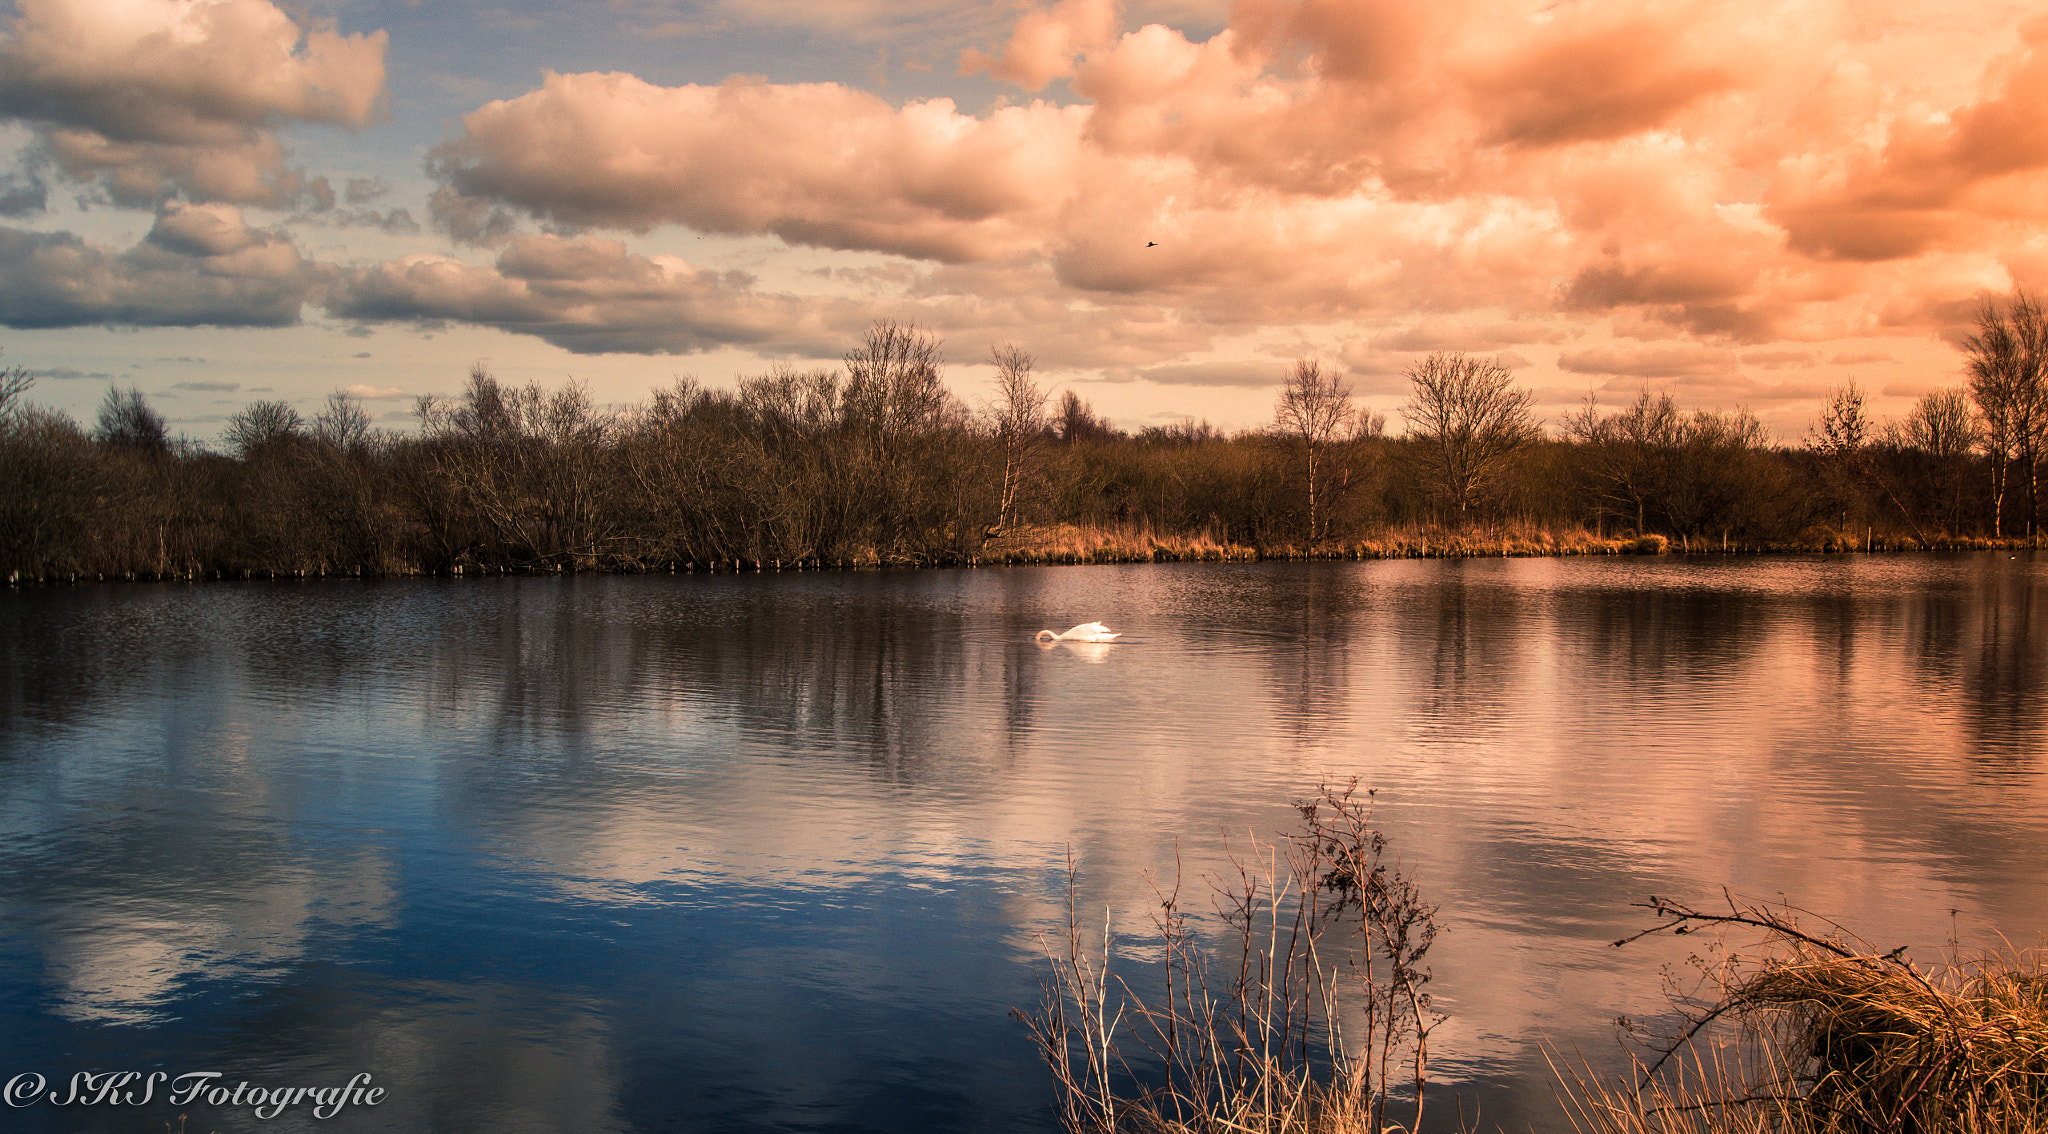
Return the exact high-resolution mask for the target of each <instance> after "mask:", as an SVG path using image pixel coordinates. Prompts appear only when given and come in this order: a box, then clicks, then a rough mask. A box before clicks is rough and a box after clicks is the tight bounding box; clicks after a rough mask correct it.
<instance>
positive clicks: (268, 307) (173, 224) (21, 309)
mask: <svg viewBox="0 0 2048 1134" xmlns="http://www.w3.org/2000/svg"><path fill="white" fill-rule="evenodd" d="M318 277H319V272H318V269H317V268H316V267H315V266H314V265H312V264H310V263H308V262H307V261H306V260H305V259H304V258H303V257H301V256H300V255H299V251H298V249H297V248H296V247H295V246H294V245H293V244H292V243H291V241H290V240H288V239H286V238H284V237H282V236H279V235H276V234H274V233H269V232H262V231H259V230H256V229H253V228H250V227H249V226H248V225H247V224H246V223H245V222H244V221H243V220H242V217H241V214H240V212H239V211H238V210H236V209H235V208H234V207H233V206H228V205H187V204H184V203H183V202H177V201H173V202H170V203H168V204H166V205H165V206H164V207H163V208H162V209H161V210H159V212H158V214H157V218H156V224H155V225H154V226H153V227H152V228H151V229H150V232H149V235H148V236H147V237H145V238H144V239H143V240H142V242H141V243H139V244H137V245H135V246H134V247H133V248H130V249H128V250H127V251H125V252H119V253H116V252H111V251H109V250H107V249H105V248H101V247H99V246H98V245H94V244H90V243H87V242H86V241H84V240H82V239H80V238H79V237H77V236H74V235H72V234H71V233H68V232H53V233H40V232H25V231H22V230H20V229H15V228H7V227H0V325H5V326H9V327H15V328H45V327H77V326H89V325H93V324H107V325H113V326H148V327H193V326H215V327H284V326H290V325H291V324H294V323H296V322H298V321H299V311H300V307H301V305H302V304H303V303H304V301H305V300H306V299H307V298H309V296H310V295H311V294H312V291H313V289H314V287H315V285H316V284H317V282H318Z"/></svg>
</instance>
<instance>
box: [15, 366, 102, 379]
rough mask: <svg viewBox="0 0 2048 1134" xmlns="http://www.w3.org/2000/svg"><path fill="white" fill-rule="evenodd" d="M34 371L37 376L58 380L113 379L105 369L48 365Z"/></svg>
mask: <svg viewBox="0 0 2048 1134" xmlns="http://www.w3.org/2000/svg"><path fill="white" fill-rule="evenodd" d="M34 373H35V376H36V377H38V378H53V379H55V380H57V381H59V382H70V381H74V380H76V379H79V378H88V379H91V380H92V381H95V382H111V381H113V380H114V376H113V375H112V374H108V373H106V372H105V371H101V370H95V371H92V372H90V373H88V372H86V371H83V370H79V369H76V368H74V367H70V366H49V367H44V368H42V369H39V370H36V371H35V372H34Z"/></svg>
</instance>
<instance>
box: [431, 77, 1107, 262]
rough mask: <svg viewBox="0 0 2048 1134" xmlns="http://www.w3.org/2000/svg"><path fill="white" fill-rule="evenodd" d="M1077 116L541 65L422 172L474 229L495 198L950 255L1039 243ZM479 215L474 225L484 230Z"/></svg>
mask: <svg viewBox="0 0 2048 1134" xmlns="http://www.w3.org/2000/svg"><path fill="white" fill-rule="evenodd" d="M1084 118H1085V112H1083V111H1081V110H1080V109H1079V108H1063V107H1055V106H1051V105H1049V104H1045V103H1033V104H1031V105H1030V106H1021V107H1017V106H1013V107H1001V108H998V109H996V110H995V111H992V112H991V113H990V114H988V115H987V116H985V117H981V118H976V117H972V116H968V115H963V114H960V113H959V112H957V111H956V110H955V109H954V107H953V104H952V102H950V101H949V100H946V99H933V100H929V101H922V102H913V103H910V104H908V105H906V106H904V107H902V108H900V109H899V108H895V107H891V106H890V105H889V104H888V103H887V102H884V101H883V100H882V99H880V98H878V97H876V96H874V95H871V94H868V93H866V92H864V91H858V90H854V89H852V88H850V87H845V86H840V85H838V84H835V83H805V84H793V85H772V84H768V83H759V82H750V81H744V80H734V81H731V82H727V83H724V84H721V85H719V86H697V85H690V86H682V87H660V86H655V85H653V84H651V83H647V82H644V81H642V80H640V79H638V78H635V77H634V76H632V75H623V74H583V75H558V74H550V75H548V76H547V77H546V79H545V81H544V82H543V84H542V86H541V89H539V90H537V91H533V92H531V93H528V94H526V95H522V96H520V97H519V98H516V99H512V100H509V101H500V102H493V103H490V104H489V105H487V106H484V107H482V108H481V109H479V110H476V111H473V112H472V113H470V114H469V115H468V116H467V117H466V118H464V119H463V130H464V133H463V136H462V137H461V138H459V139H457V140H455V141H451V142H448V143H445V144H443V145H442V146H439V147H437V148H436V149H435V150H434V152H433V154H432V156H431V158H430V160H429V167H430V170H431V171H432V172H433V174H434V175H435V176H437V177H439V178H441V179H443V180H445V181H446V182H447V183H448V185H449V187H450V188H452V189H454V190H455V191H456V193H457V194H458V197H457V198H455V199H447V198H443V199H442V200H441V201H439V202H437V204H436V209H437V212H436V215H437V217H459V218H460V220H459V221H458V222H457V223H456V224H453V225H450V226H449V227H450V229H451V231H458V230H473V229H475V228H476V227H477V226H478V224H479V218H480V217H483V216H485V215H487V214H486V212H485V206H484V205H483V202H486V201H489V202H498V203H502V204H504V205H509V206H512V207H514V208H518V209H521V210H524V211H525V212H527V213H529V214H531V215H533V216H536V217H540V218H542V219H545V220H548V221H552V222H555V223H558V224H564V225H572V226H602V227H608V228H619V229H634V230H645V229H647V228H651V227H653V226H655V225H659V224H665V223H676V224H686V225H689V226H691V227H693V228H696V229H699V230H701V231H705V232H721V233H772V234H774V235H776V236H779V237H781V238H783V239H784V240H786V241H788V242H789V243H792V244H804V245H815V246H819V247H827V248H837V249H866V250H875V251H891V252H900V253H903V254H906V255H911V256H916V257H919V258H924V259H934V260H942V261H959V260H972V259H984V258H990V257H995V256H1002V255H1007V254H1012V253H1015V252H1018V251H1023V250H1028V249H1032V248H1037V247H1039V246H1041V245H1042V244H1043V243H1044V241H1045V239H1046V237H1047V235H1048V234H1049V232H1050V231H1051V229H1052V222H1053V220H1054V218H1055V216H1056V214H1057V213H1058V211H1059V210H1060V208H1061V207H1062V206H1063V205H1064V204H1065V203H1066V202H1067V200H1068V199H1069V198H1070V197H1071V195H1072V193H1073V192H1074V181H1075V178H1074V173H1073V171H1072V169H1071V168H1070V167H1071V166H1072V165H1073V163H1074V161H1075V160H1076V157H1077V154H1076V145H1077V142H1078V139H1079V133H1080V127H1081V123H1082V121H1083V120H1084ZM487 228H488V226H487V225H486V230H487Z"/></svg>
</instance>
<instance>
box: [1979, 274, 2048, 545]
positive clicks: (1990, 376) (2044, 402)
mask: <svg viewBox="0 0 2048 1134" xmlns="http://www.w3.org/2000/svg"><path fill="white" fill-rule="evenodd" d="M1963 351H1964V353H1965V354H1966V355H1968V358H1969V361H1968V368H1969V372H1970V396H1971V398H1972V399H1974V400H1975V401H1976V403H1977V410H1978V412H1979V413H1980V414H1982V415H1983V421H1984V430H1983V433H1982V435H1981V440H1980V442H1979V443H1980V444H1981V445H1982V446H1983V447H1984V451H1985V453H1986V455H1988V456H1989V457H1990V458H1991V517H1992V518H1991V534H1992V535H1994V536H2002V535H2004V534H2005V528H2004V522H2005V498H2006V497H2007V496H2008V495H2009V494H2010V492H2011V484H2010V481H2011V475H2012V465H2013V464H2014V462H2018V463H2019V464H2020V466H2021V468H2022V469H2024V470H2025V472H2026V477H2027V520H2026V524H2027V536H2028V538H2029V539H2031V538H2032V537H2033V534H2034V519H2035V512H2036V502H2037V500H2036V497H2037V486H2038V484H2039V480H2040V478H2039V476H2038V475H2036V473H2037V469H2038V467H2039V465H2040V458H2041V448H2042V442H2043V440H2044V438H2043V434H2044V432H2048V316H2044V315H2043V313H2042V310H2041V306H2040V304H2038V303H2036V302H2035V301H2034V300H2033V298H2032V297H2031V296H2029V295H2027V293H2026V292H2024V291H2021V292H2016V293H2014V295H2013V299H2012V302H2011V303H2010V304H2009V305H2008V306H2006V307H2005V308H2004V309H2000V308H1999V306H1998V305H1997V304H1996V303H1986V304H1985V305H1984V308H1983V310H1981V311H1979V312H1978V313H1977V331H1976V333H1975V334H1973V335H1971V336H1970V337H1969V338H1967V339H1964V340H1963Z"/></svg>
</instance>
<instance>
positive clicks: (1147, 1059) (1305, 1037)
mask: <svg viewBox="0 0 2048 1134" xmlns="http://www.w3.org/2000/svg"><path fill="white" fill-rule="evenodd" d="M1355 786H1356V785H1355V782H1354V783H1353V784H1352V785H1350V786H1345V787H1341V788H1339V787H1333V786H1331V785H1328V784H1325V785H1324V787H1323V789H1322V791H1321V793H1320V794H1319V795H1318V796H1317V797H1316V798H1315V799H1313V800H1308V801H1304V802H1302V803H1301V804H1299V808H1300V811H1301V815H1302V824H1301V826H1300V827H1299V828H1297V829H1296V830H1295V831H1293V832H1291V833H1289V834H1287V835H1285V836H1283V837H1282V838H1281V839H1280V840H1278V841H1277V842H1276V843H1263V842H1259V841H1256V840H1255V841H1254V842H1253V844H1252V846H1251V850H1250V853H1249V855H1248V856H1246V857H1244V858H1239V859H1237V860H1236V861H1235V866H1236V871H1235V873H1236V875H1237V876H1236V877H1235V878H1234V879H1232V880H1230V881H1229V882H1228V883H1224V884H1219V885H1218V887H1217V891H1216V896H1217V910H1216V917H1215V918H1214V920H1213V922H1211V923H1210V925H1211V928H1212V929H1213V930H1214V931H1215V935H1216V936H1217V937H1219V938H1220V941H1218V942H1217V943H1216V944H1215V945H1214V947H1213V948H1212V947H1209V946H1206V945H1205V942H1204V937H1205V934H1204V933H1203V932H1202V927H1201V926H1200V925H1198V924H1196V923H1195V922H1193V921H1191V920H1190V917H1189V915H1188V913H1187V912H1186V911H1185V910H1183V909H1182V908H1181V906H1180V903H1179V901H1178V891H1177V888H1176V890H1175V891H1174V892H1171V893H1161V894H1159V904H1158V907H1157V909H1156V910H1155V912H1154V915H1153V924H1154V928H1155V929H1156V930H1157V943H1158V944H1157V950H1156V952H1155V954H1154V955H1155V956H1158V957H1162V958H1163V960H1164V964H1163V965H1161V966H1159V967H1160V970H1161V972H1162V975H1163V977H1164V980H1163V987H1162V988H1160V989H1158V990H1156V991H1154V992H1152V993H1150V994H1146V995H1140V994H1139V993H1138V992H1137V991H1136V990H1135V989H1134V988H1133V987H1132V986H1131V985H1130V984H1129V983H1128V982H1126V981H1125V980H1124V979H1122V978H1121V977H1117V976H1112V974H1111V967H1112V963H1113V961H1114V959H1115V955H1116V950H1117V941H1116V937H1115V935H1114V933H1113V932H1112V928H1113V927H1112V925H1111V923H1110V922H1109V921H1108V919H1107V918H1105V920H1104V923H1103V932H1102V936H1101V938H1100V940H1099V943H1098V942H1092V941H1089V940H1087V938H1088V936H1089V935H1087V934H1084V932H1083V929H1082V924H1081V919H1080V916H1079V913H1078V910H1077V909H1076V903H1075V890H1076V886H1075V878H1074V875H1073V865H1072V863H1071V862H1069V864H1068V870H1069V874H1068V887H1067V901H1068V904H1067V926H1066V932H1065V934H1064V935H1063V936H1062V937H1061V938H1059V939H1057V941H1052V940H1049V941H1047V942H1046V952H1047V959H1048V961H1049V962H1050V969H1051V971H1050V973H1049V975H1048V976H1047V979H1046V982H1045V998H1044V1002H1043V1004H1042V1006H1041V1007H1040V1009H1039V1010H1037V1011H1035V1012H1023V1011H1017V1012H1014V1013H1013V1015H1015V1016H1017V1017H1018V1018H1019V1019H1022V1020H1023V1021H1024V1022H1025V1023H1026V1024H1027V1025H1028V1026H1029V1027H1030V1029H1031V1033H1032V1036H1033V1037H1034V1038H1035V1039H1036V1040H1037V1041H1038V1045H1039V1051H1040V1054H1041V1055H1042V1056H1043V1057H1044V1059H1045V1061H1046V1065H1047V1067H1048V1068H1049V1069H1050V1070H1051V1071H1052V1074H1053V1081H1054V1083H1055V1088H1056V1095H1057V1099H1058V1111H1059V1118H1060V1125H1061V1127H1062V1128H1063V1129H1065V1130H1067V1131H1069V1132H1072V1134H1368V1132H1370V1134H1385V1132H1387V1131H1394V1130H1413V1129H1415V1127H1416V1126H1417V1125H1418V1124H1419V1123H1420V1121H1421V1118H1422V1113H1423V1097H1424V1090H1423V1088H1424V1086H1425V1083H1426V1072H1427V1066H1428V1050H1429V1049H1428V1038H1429V1032H1430V1030H1431V1029H1432V1028H1433V1027H1435V1025H1436V1023H1437V1022H1438V1021H1439V1019H1440V1017H1438V1016H1436V1015H1435V1013H1434V1012H1433V1011H1432V1010H1431V1008H1430V1001H1429V994H1428V991H1427V985H1428V982H1429V972H1428V970H1427V968H1426V967H1424V961H1425V958H1426V957H1427V955H1428V952H1429V946H1430V943H1431V941H1432V940H1434V938H1435V935H1436V928H1435V922H1434V917H1435V913H1436V909H1435V907H1434V906H1431V905H1429V904H1427V903H1426V902H1424V901H1423V900H1422V897H1421V893H1420V891H1419V890H1418V889H1417V888H1416V886H1415V884H1414V883H1413V881H1411V880H1409V879H1407V878H1405V877H1403V876H1402V875H1401V874H1400V873H1399V872H1397V871H1396V870H1394V869H1393V867H1392V866H1391V865H1390V864H1388V863H1386V862H1384V861H1383V853H1384V851H1385V849H1386V840H1385V838H1384V837H1383V836H1382V835H1381V834H1380V833H1379V832H1378V830H1377V829H1376V828H1375V827H1374V826H1373V825H1372V815H1371V811H1370V806H1369V802H1368V801H1369V797H1370V793H1366V795H1365V796H1363V797H1361V796H1360V795H1358V794H1357V793H1356V792H1355Z"/></svg>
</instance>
